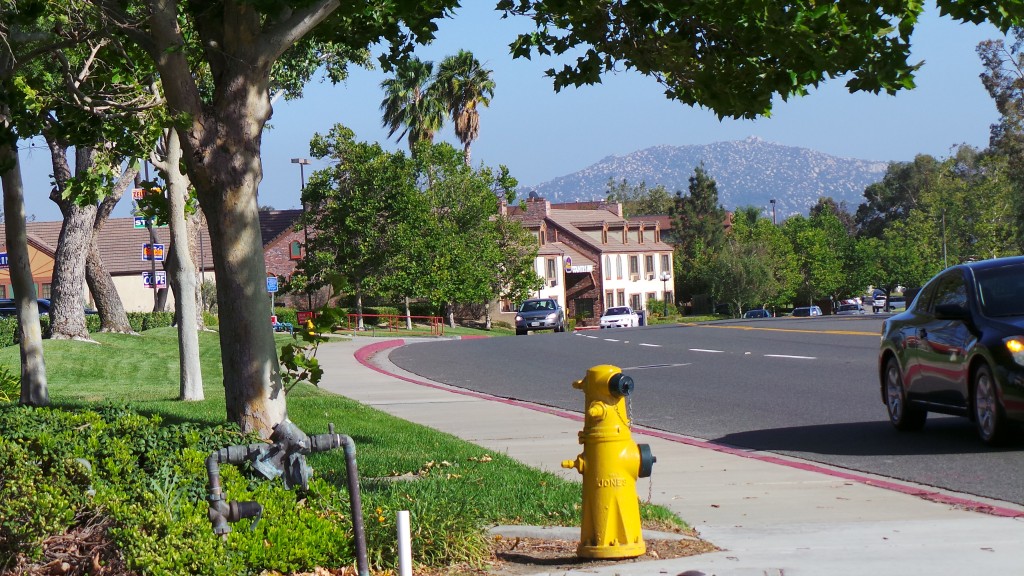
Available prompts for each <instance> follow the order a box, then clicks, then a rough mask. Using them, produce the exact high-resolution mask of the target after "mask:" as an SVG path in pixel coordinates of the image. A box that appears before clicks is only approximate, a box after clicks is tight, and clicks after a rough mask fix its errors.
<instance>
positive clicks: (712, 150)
mask: <svg viewBox="0 0 1024 576" xmlns="http://www.w3.org/2000/svg"><path fill="white" fill-rule="evenodd" d="M702 162H703V163H704V169H705V170H706V171H707V173H708V174H709V175H710V176H711V177H712V178H714V179H715V181H716V182H717V184H718V196H719V200H720V202H721V203H722V205H723V206H724V207H725V208H726V209H727V210H733V209H735V208H736V207H738V206H747V205H753V206H764V207H765V208H766V209H767V210H768V213H769V214H770V212H771V209H770V206H769V202H768V200H770V199H772V198H775V199H776V200H777V203H776V207H775V209H776V214H777V216H778V218H779V220H780V221H781V220H782V218H783V217H785V216H788V215H791V214H797V213H801V214H806V213H807V211H808V210H809V209H810V207H811V206H813V205H814V204H815V203H816V202H817V201H818V198H819V197H821V196H831V197H832V198H834V199H835V200H836V202H842V201H845V202H846V204H847V207H848V208H849V210H850V211H851V212H854V211H856V209H857V206H858V205H860V204H861V203H862V202H863V201H864V196H863V195H864V188H865V187H867V186H868V185H869V184H872V183H874V182H878V181H880V180H881V179H882V177H883V176H884V175H885V170H886V167H887V166H888V162H878V161H868V160H857V159H853V158H838V157H836V156H829V155H828V154H823V153H821V152H816V151H814V150H809V149H807V148H796V147H793V146H783V145H781V144H774V143H772V142H766V141H764V140H761V139H760V138H756V137H751V138H747V139H746V140H737V141H732V142H715V143H713V144H706V145H703V146H698V145H694V146H655V147H653V148H647V149H646V150H640V151H638V152H633V153H632V154H627V155H625V156H609V157H607V158H605V159H603V160H601V161H600V162H597V163H596V164H593V165H591V166H589V167H587V168H584V169H583V170H580V171H579V172H575V173H573V174H569V175H567V176H562V177H560V178H555V179H554V180H549V181H548V182H544V183H542V184H539V185H537V186H532V187H524V188H523V189H522V190H521V191H520V194H519V196H520V197H521V198H524V197H525V196H526V195H527V194H529V193H530V192H536V193H537V194H538V195H540V196H543V197H544V198H546V199H548V200H550V201H551V202H572V201H583V200H596V199H603V198H605V196H606V195H607V193H608V186H607V184H608V179H609V178H611V179H614V180H615V181H616V182H618V181H621V180H622V179H623V178H625V179H626V181H628V182H629V183H630V184H639V183H640V182H646V183H647V186H648V187H649V188H650V187H654V186H657V185H659V184H660V185H662V186H665V188H667V189H668V191H669V192H670V193H673V194H674V193H675V192H676V191H682V192H683V193H684V194H685V193H686V191H687V190H688V188H689V178H690V176H692V175H693V169H694V167H696V166H699V165H700V164H701V163H702Z"/></svg>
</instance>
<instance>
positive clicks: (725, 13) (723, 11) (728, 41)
mask: <svg viewBox="0 0 1024 576" xmlns="http://www.w3.org/2000/svg"><path fill="white" fill-rule="evenodd" d="M938 6H939V9H940V11H941V12H942V13H943V14H944V15H949V16H952V17H953V18H955V19H958V20H962V21H968V22H974V23H980V22H984V21H989V22H991V23H993V24H995V25H996V26H998V27H999V28H1000V29H1001V30H1004V31H1005V30H1007V29H1009V27H1010V26H1011V25H1013V24H1015V23H1018V22H1020V20H1021V18H1022V15H1024V4H1021V3H1020V2H996V1H990V0H967V1H963V0H938ZM498 8H499V9H501V10H505V11H506V13H507V14H520V15H528V16H530V17H531V18H532V19H533V21H534V23H535V25H536V30H535V31H534V32H532V33H529V34H522V35H520V36H519V38H518V39H517V40H516V41H515V42H513V43H512V45H511V48H512V53H513V55H515V56H517V57H525V58H529V57H530V56H531V55H533V54H540V55H549V54H555V55H562V54H580V55H579V56H577V57H576V61H575V63H574V64H573V65H564V66H563V67H562V68H561V69H560V70H556V69H554V68H552V69H550V70H548V72H547V74H548V75H549V76H551V77H552V78H553V80H554V87H555V90H560V89H562V88H564V87H566V86H580V85H583V84H596V83H599V82H600V81H601V76H602V74H605V73H607V72H612V71H616V70H621V69H622V68H626V69H633V70H636V71H638V72H640V73H642V74H646V75H649V76H652V77H654V78H656V79H657V80H658V81H659V82H660V83H661V84H662V85H663V86H664V87H665V95H666V96H667V97H669V98H672V99H675V100H679V101H680V102H683V103H684V104H690V105H698V106H706V107H707V108H710V109H711V110H713V111H714V112H716V113H717V114H718V115H719V116H720V117H726V116H728V117H736V118H740V117H742V118H753V117H756V116H760V115H767V114H769V113H770V112H771V109H772V103H773V100H774V98H775V97H779V98H781V99H782V100H788V99H789V98H790V97H792V96H802V95H805V94H806V93H807V88H808V87H810V86H817V85H818V84H819V83H820V82H822V81H825V80H827V79H829V78H836V77H840V76H848V77H849V80H847V82H846V85H847V87H849V89H850V90H851V91H869V92H873V93H878V92H882V91H885V92H888V93H890V94H892V93H895V92H896V91H898V90H901V89H905V88H913V87H914V72H915V71H916V69H917V68H918V67H919V66H920V64H916V63H910V62H908V59H909V57H910V37H911V33H912V32H913V31H914V26H915V25H916V24H917V20H918V17H919V16H920V14H921V12H922V11H923V10H924V3H923V2H919V1H916V0H915V1H903V2H899V1H897V2H890V1H878V0H875V1H868V2H815V1H812V0H800V1H797V2H760V3H757V4H750V3H747V2H738V1H731V0H730V1H724V2H722V1H714V2H617V1H611V0H601V1H595V2H564V1H556V2H542V1H538V0H501V1H500V2H499V3H498Z"/></svg>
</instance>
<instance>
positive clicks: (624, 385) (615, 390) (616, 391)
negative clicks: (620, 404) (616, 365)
mask: <svg viewBox="0 0 1024 576" xmlns="http://www.w3.org/2000/svg"><path fill="white" fill-rule="evenodd" d="M635 386H636V385H635V384H634V383H633V379H632V378H630V377H629V376H626V375H625V374H623V373H622V372H619V373H618V374H615V375H614V376H612V377H611V378H609V379H608V391H609V392H610V393H611V395H612V396H616V397H619V396H629V394H630V393H631V392H633V388H634V387H635Z"/></svg>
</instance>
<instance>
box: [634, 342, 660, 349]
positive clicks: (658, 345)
mask: <svg viewBox="0 0 1024 576" xmlns="http://www.w3.org/2000/svg"><path fill="white" fill-rule="evenodd" d="M637 346H650V347H651V348H661V344H647V343H646V342H641V343H639V344H637Z"/></svg>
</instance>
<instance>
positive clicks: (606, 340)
mask: <svg viewBox="0 0 1024 576" xmlns="http://www.w3.org/2000/svg"><path fill="white" fill-rule="evenodd" d="M604 341H605V342H618V340H616V339H614V338H605V339H604Z"/></svg>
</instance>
